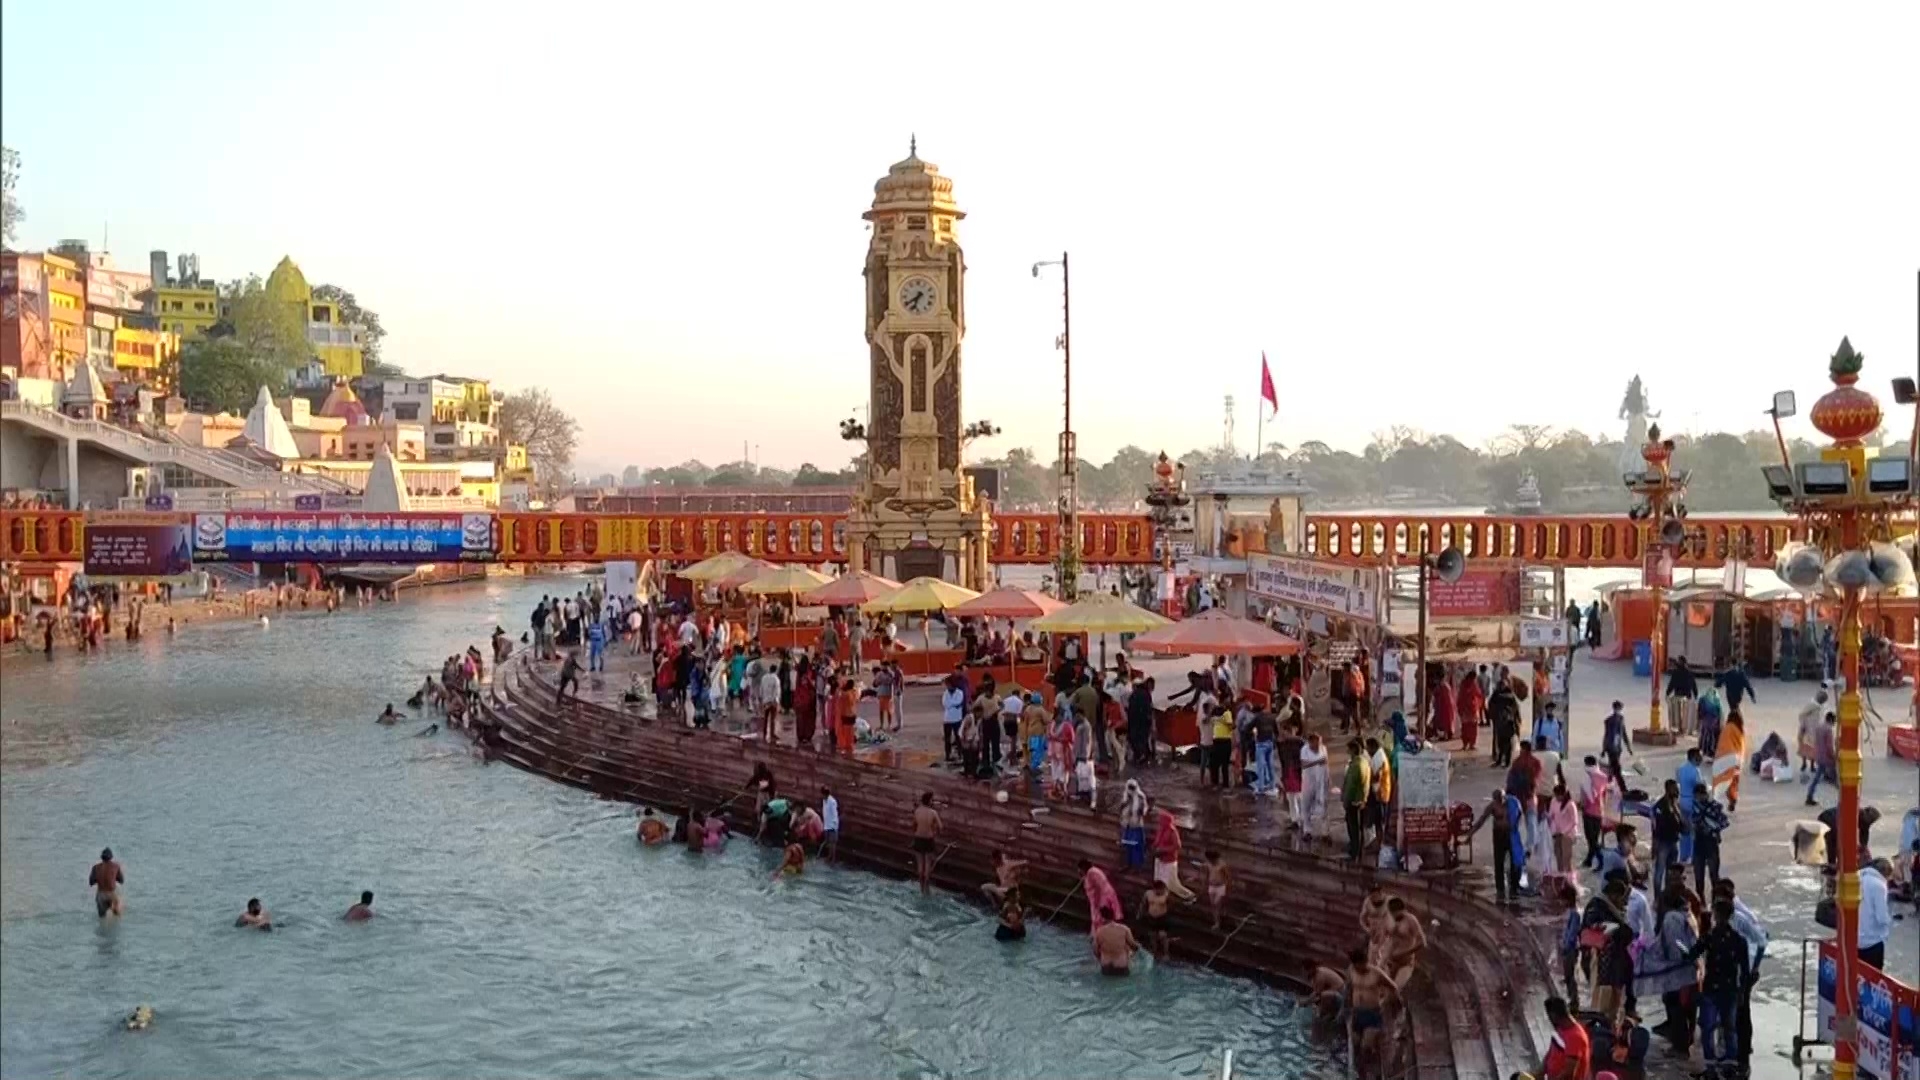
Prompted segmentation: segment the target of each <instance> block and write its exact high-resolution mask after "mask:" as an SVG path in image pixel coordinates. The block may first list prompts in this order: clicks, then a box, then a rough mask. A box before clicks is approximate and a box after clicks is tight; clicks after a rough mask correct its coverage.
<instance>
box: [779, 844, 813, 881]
mask: <svg viewBox="0 0 1920 1080" xmlns="http://www.w3.org/2000/svg"><path fill="white" fill-rule="evenodd" d="M806 869H807V849H806V848H804V847H801V846H800V841H799V840H797V839H796V840H793V841H791V842H789V843H788V844H787V849H786V852H785V853H784V854H783V855H781V857H780V868H779V869H778V870H775V871H774V872H773V876H774V877H781V876H783V875H784V876H787V877H797V876H799V875H800V874H802V873H804V872H805V871H806Z"/></svg>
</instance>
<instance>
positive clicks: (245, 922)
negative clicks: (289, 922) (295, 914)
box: [233, 896, 273, 930]
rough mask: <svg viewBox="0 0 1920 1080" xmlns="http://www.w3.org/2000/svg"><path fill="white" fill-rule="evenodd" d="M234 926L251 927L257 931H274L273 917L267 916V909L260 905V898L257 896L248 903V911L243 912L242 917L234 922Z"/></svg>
mask: <svg viewBox="0 0 1920 1080" xmlns="http://www.w3.org/2000/svg"><path fill="white" fill-rule="evenodd" d="M233 925H235V926H245V927H250V928H252V929H255V930H271V929H273V916H271V915H269V914H267V909H266V908H264V907H262V906H261V905H260V898H259V897H257V896H256V897H254V898H253V899H251V900H249V901H247V910H245V911H243V912H241V913H240V917H239V918H237V919H235V920H233Z"/></svg>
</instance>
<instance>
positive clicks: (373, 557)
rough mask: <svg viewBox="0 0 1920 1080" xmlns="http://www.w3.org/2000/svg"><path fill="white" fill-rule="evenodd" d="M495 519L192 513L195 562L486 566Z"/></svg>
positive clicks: (482, 516)
mask: <svg viewBox="0 0 1920 1080" xmlns="http://www.w3.org/2000/svg"><path fill="white" fill-rule="evenodd" d="M494 547H495V543H494V534H493V515H492V514H489V513H467V514H435V513H404V514H362V513H356V512H353V511H334V512H320V513H301V512H298V511H295V512H292V513H284V512H279V511H260V512H244V511H235V512H232V513H209V514H195V515H194V516H193V558H194V561H195V562H312V563H354V562H389V563H442V562H475V561H489V560H491V559H492V558H493V554H494Z"/></svg>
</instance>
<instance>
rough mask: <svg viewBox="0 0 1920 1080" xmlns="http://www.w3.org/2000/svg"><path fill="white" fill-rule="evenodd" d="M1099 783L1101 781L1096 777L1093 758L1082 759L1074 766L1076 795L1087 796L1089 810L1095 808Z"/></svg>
mask: <svg viewBox="0 0 1920 1080" xmlns="http://www.w3.org/2000/svg"><path fill="white" fill-rule="evenodd" d="M1099 783H1100V782H1099V781H1098V780H1097V779H1095V777H1094V773H1093V762H1092V761H1091V760H1087V761H1082V762H1080V763H1079V764H1078V765H1075V766H1074V767H1073V786H1074V791H1075V794H1076V796H1078V795H1085V796H1086V797H1087V809H1089V810H1092V809H1093V808H1094V801H1095V792H1096V791H1097V790H1098V788H1099Z"/></svg>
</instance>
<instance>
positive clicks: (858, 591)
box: [800, 570, 900, 607]
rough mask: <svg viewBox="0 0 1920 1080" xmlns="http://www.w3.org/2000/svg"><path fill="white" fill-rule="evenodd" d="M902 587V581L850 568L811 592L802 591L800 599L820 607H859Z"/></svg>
mask: <svg viewBox="0 0 1920 1080" xmlns="http://www.w3.org/2000/svg"><path fill="white" fill-rule="evenodd" d="M899 588H900V583H899V582H897V581H893V580H891V579H889V578H883V577H881V576H880V575H879V574H869V573H867V572H866V571H865V570H849V571H848V572H846V573H844V574H841V575H840V576H839V577H837V578H834V579H833V580H832V581H829V582H827V583H826V584H825V585H822V586H820V587H819V588H817V589H815V590H813V591H812V592H809V593H802V594H801V595H800V601H801V602H802V603H805V604H813V605H816V606H819V607H859V606H860V605H861V604H864V603H866V602H867V601H869V600H873V599H877V598H879V597H882V596H885V595H887V594H888V593H890V592H895V591H897V590H898V589H899Z"/></svg>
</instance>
